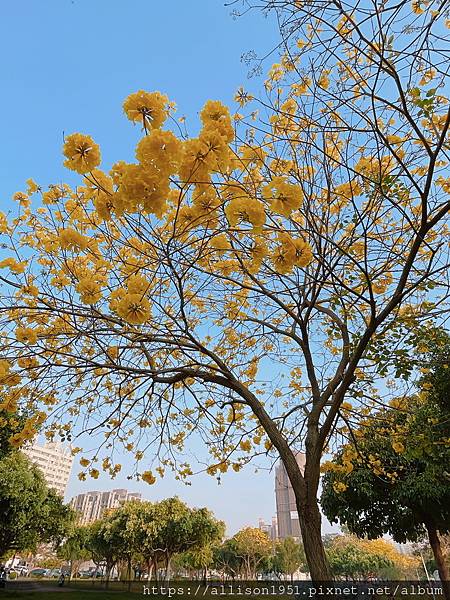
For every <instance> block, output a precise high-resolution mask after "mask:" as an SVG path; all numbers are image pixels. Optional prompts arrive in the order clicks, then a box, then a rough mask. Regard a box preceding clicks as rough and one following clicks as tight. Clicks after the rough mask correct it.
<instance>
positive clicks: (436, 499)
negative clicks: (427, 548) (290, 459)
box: [321, 373, 450, 598]
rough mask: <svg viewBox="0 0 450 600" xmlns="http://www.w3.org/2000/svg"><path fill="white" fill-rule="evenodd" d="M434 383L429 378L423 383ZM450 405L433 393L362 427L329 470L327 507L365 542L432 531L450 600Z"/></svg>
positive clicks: (395, 405)
mask: <svg viewBox="0 0 450 600" xmlns="http://www.w3.org/2000/svg"><path fill="white" fill-rule="evenodd" d="M432 381H433V377H432V373H429V374H427V376H426V381H425V379H424V380H423V383H426V384H429V385H432ZM426 387H428V385H427V386H426ZM443 406H444V405H443V404H442V403H440V402H437V400H436V398H435V395H434V393H433V394H430V393H429V392H428V391H427V390H425V391H422V392H420V393H419V394H417V395H416V396H414V397H409V398H400V399H398V400H397V401H395V402H393V403H392V406H391V408H390V409H389V410H382V411H378V412H376V413H375V414H373V415H372V416H371V417H370V418H367V419H365V420H364V421H363V422H361V423H360V425H359V427H358V428H355V429H354V430H352V432H351V434H352V436H353V442H352V443H351V444H347V445H346V446H344V447H343V448H342V449H341V450H340V452H339V453H338V454H337V455H336V456H335V458H334V459H333V461H332V462H330V463H328V465H325V470H326V474H325V476H324V480H323V492H322V498H321V503H322V507H323V511H324V513H325V514H326V515H327V517H328V518H329V519H330V520H331V521H340V522H341V523H344V524H345V525H346V526H347V527H348V529H349V530H350V531H351V532H352V533H355V534H357V535H358V536H361V537H362V536H367V537H369V538H377V537H380V536H382V535H383V534H384V533H389V534H391V535H392V537H393V539H394V540H396V541H398V542H405V541H407V540H411V541H414V540H417V539H420V538H421V537H422V536H423V535H424V533H425V532H426V533H427V535H428V539H429V542H430V545H431V548H432V550H433V554H434V557H435V560H436V564H437V567H438V571H439V574H440V577H441V580H442V582H443V586H444V591H445V594H446V598H450V581H449V574H448V567H447V565H446V564H445V560H444V557H443V554H442V549H441V546H440V540H439V533H438V532H440V533H442V534H445V533H448V532H449V531H450V473H449V472H448V465H449V464H450V446H449V444H448V439H449V435H450V419H449V413H448V410H446V409H445V408H444V407H443Z"/></svg>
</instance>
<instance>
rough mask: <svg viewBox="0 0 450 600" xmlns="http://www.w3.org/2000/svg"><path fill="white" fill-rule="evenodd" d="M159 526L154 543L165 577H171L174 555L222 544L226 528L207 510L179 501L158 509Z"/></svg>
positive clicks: (173, 500)
mask: <svg viewBox="0 0 450 600" xmlns="http://www.w3.org/2000/svg"><path fill="white" fill-rule="evenodd" d="M154 519H155V520H156V523H157V528H156V532H155V533H156V535H155V538H154V541H153V543H154V544H155V546H156V547H157V548H158V552H159V553H160V554H161V555H162V557H163V560H164V564H165V571H166V573H165V577H166V579H167V578H169V577H170V562H171V559H172V557H173V555H174V554H179V553H182V552H186V551H188V550H198V549H200V548H203V547H204V546H206V545H208V544H209V543H213V542H215V541H219V540H220V539H221V537H222V536H223V533H224V525H223V523H222V522H220V521H217V520H216V519H215V518H214V517H213V516H212V514H211V513H210V511H209V510H208V509H206V508H189V507H188V506H187V505H186V504H185V503H184V502H182V501H181V500H180V499H179V498H176V497H174V498H167V499H166V500H162V501H161V502H159V503H157V504H156V505H155V511H154Z"/></svg>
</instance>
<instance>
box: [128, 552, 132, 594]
mask: <svg viewBox="0 0 450 600" xmlns="http://www.w3.org/2000/svg"><path fill="white" fill-rule="evenodd" d="M127 574H128V591H129V592H131V556H130V555H128V557H127Z"/></svg>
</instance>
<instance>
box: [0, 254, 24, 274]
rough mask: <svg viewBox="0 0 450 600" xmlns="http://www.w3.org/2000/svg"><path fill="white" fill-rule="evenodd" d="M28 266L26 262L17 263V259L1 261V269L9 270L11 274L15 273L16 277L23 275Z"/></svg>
mask: <svg viewBox="0 0 450 600" xmlns="http://www.w3.org/2000/svg"><path fill="white" fill-rule="evenodd" d="M26 266H27V262H26V261H24V260H23V261H17V260H16V259H15V258H4V259H3V260H2V261H0V269H5V268H8V269H9V270H10V271H11V273H15V274H16V275H19V274H20V273H23V272H24V271H25V268H26Z"/></svg>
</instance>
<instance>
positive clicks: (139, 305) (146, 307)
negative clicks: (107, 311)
mask: <svg viewBox="0 0 450 600" xmlns="http://www.w3.org/2000/svg"><path fill="white" fill-rule="evenodd" d="M116 312H117V314H118V315H119V316H120V317H122V318H123V319H124V320H125V321H127V322H128V323H131V324H132V325H143V324H144V323H146V322H147V321H148V320H149V319H150V316H151V310H150V302H149V301H148V300H147V298H146V297H145V296H143V295H142V294H126V295H125V296H124V297H123V298H122V299H121V300H120V301H119V302H118V303H117V308H116Z"/></svg>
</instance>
